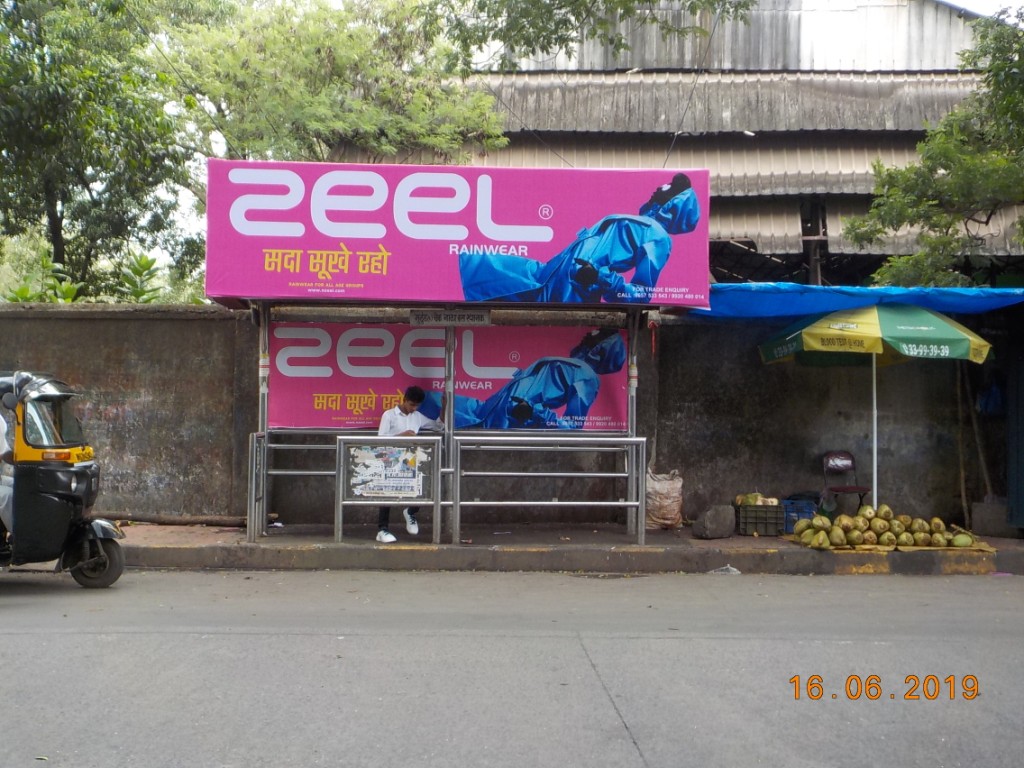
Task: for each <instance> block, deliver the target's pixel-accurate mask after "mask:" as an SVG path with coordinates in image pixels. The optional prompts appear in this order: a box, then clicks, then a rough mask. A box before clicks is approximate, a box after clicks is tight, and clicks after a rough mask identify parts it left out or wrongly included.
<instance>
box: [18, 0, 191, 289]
mask: <svg viewBox="0 0 1024 768" xmlns="http://www.w3.org/2000/svg"><path fill="white" fill-rule="evenodd" d="M0 24H2V26H0V177H2V178H3V180H4V183H3V187H2V189H0V226H2V228H3V232H4V233H5V234H8V235H12V234H20V233H24V232H26V231H29V230H33V229H36V228H38V227H39V226H40V223H42V226H43V227H44V231H45V233H46V236H47V239H48V241H49V245H50V248H51V260H52V262H53V264H54V265H55V266H57V267H58V268H59V269H61V270H62V273H63V274H65V275H67V276H68V277H69V279H70V280H71V281H72V282H73V283H75V284H78V283H82V284H84V285H85V286H89V285H90V284H91V282H92V279H93V277H94V272H95V270H96V268H97V266H98V265H99V264H100V263H101V262H102V261H103V260H105V259H110V258H116V257H118V256H119V255H124V254H125V253H127V250H128V247H129V246H130V245H131V244H132V243H136V244H138V245H140V246H142V247H146V246H149V245H152V244H153V243H154V242H155V240H156V238H158V237H159V236H160V235H161V234H163V233H165V231H166V230H167V229H168V227H169V226H170V221H169V214H170V210H171V209H172V208H173V207H174V201H173V200H169V199H166V198H161V197H160V196H159V194H157V193H158V190H159V189H160V188H161V187H163V186H164V185H166V184H169V183H175V182H180V181H181V180H182V178H183V176H182V168H183V160H184V157H183V154H182V153H181V152H180V150H179V149H178V147H177V144H176V141H175V132H174V123H173V120H172V119H171V118H170V117H169V116H168V115H167V114H166V113H165V111H164V99H163V97H162V84H161V80H162V78H163V74H162V73H161V72H159V71H157V70H153V69H151V68H149V67H147V66H143V63H142V59H141V57H140V53H141V50H142V47H143V46H145V45H148V43H149V41H148V38H147V37H146V35H145V34H143V33H142V32H141V31H140V29H139V25H138V22H137V19H136V18H135V17H133V16H132V14H130V13H128V12H127V11H126V6H125V5H124V4H123V3H122V2H119V1H118V0H107V1H106V2H95V1H91V0H24V1H22V2H4V3H2V4H0ZM86 290H88V288H87V289H86Z"/></svg>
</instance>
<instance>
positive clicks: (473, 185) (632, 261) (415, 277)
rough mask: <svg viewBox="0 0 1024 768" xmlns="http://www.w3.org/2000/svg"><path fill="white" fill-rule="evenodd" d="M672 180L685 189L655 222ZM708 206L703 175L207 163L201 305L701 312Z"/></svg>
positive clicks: (689, 172) (705, 295) (705, 302)
mask: <svg viewBox="0 0 1024 768" xmlns="http://www.w3.org/2000/svg"><path fill="white" fill-rule="evenodd" d="M677 180H683V181H682V182H680V183H681V184H682V185H683V186H689V187H690V189H689V190H685V191H681V192H680V196H679V197H678V198H676V199H675V201H674V202H672V203H665V204H663V203H662V202H659V203H658V204H657V206H655V207H654V208H653V209H651V208H650V203H651V201H652V199H653V198H654V197H655V195H656V193H657V190H658V189H659V188H661V189H662V190H663V191H664V190H666V189H670V188H671V190H672V191H671V192H669V193H664V192H663V194H674V193H675V192H676V190H677V187H676V182H677ZM708 199H709V191H708V172H707V171H706V170H686V171H679V170H598V169H564V168H540V169H538V168H481V167H460V166H414V165H354V164H353V165H350V164H321V163H281V162H252V161H228V160H216V159H214V160H210V161H209V163H208V185H207V227H208V231H207V265H206V291H207V294H208V295H209V296H210V297H211V298H213V299H215V300H219V301H223V302H224V303H230V302H231V300H233V299H239V298H248V299H268V300H304V301H329V302H333V303H338V302H371V303H372V302H376V303H381V302H387V303H392V302H409V303H432V302H446V303H453V302H454V303H465V302H477V301H484V302H497V303H504V304H510V303H520V302H525V303H533V304H537V303H543V304H559V305H563V304H588V305H594V304H605V303H610V304H626V303H637V302H639V303H645V304H646V303H649V304H654V305H664V306H693V307H707V306H708ZM679 200H684V202H683V203H682V204H681V206H682V207H680V206H675V202H678V201H679ZM644 206H646V207H647V209H648V210H647V214H646V215H644V216H640V215H639V214H640V210H641V208H642V207H644ZM674 206H675V207H674ZM598 225H600V226H598ZM598 230H600V231H598ZM584 231H586V232H587V233H588V235H587V237H586V238H583V239H582V240H581V239H580V238H579V235H580V234H581V232H584ZM673 232H675V233H674V234H673ZM587 249H590V252H589V253H584V251H586V250H587ZM615 249H619V250H618V251H616V250H615ZM613 251H614V253H613ZM616 254H617V255H616ZM585 262H587V263H588V264H589V263H590V262H593V263H594V267H593V268H585V264H584V263H585ZM581 269H582V272H581V271H580V270H581ZM584 278H585V279H584ZM579 285H583V286H586V287H585V288H579ZM573 286H576V288H575V289H574V287H573Z"/></svg>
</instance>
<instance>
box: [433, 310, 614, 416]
mask: <svg viewBox="0 0 1024 768" xmlns="http://www.w3.org/2000/svg"><path fill="white" fill-rule="evenodd" d="M625 362H626V345H625V344H624V343H623V341H622V336H621V335H620V334H619V333H618V331H614V330H610V331H606V330H598V331H594V332H592V333H589V334H587V335H586V336H584V338H583V340H582V341H581V342H580V343H579V344H578V345H576V347H574V348H573V350H572V352H570V356H569V357H542V358H540V359H538V360H537V361H535V362H534V363H533V364H532V365H530V366H528V367H526V368H523V369H520V370H518V371H516V373H515V375H514V376H513V377H512V379H511V380H510V381H509V382H508V383H507V384H505V386H503V387H502V388H501V389H499V390H498V391H497V392H495V393H494V394H493V395H491V396H490V397H489V398H487V399H486V400H477V399H475V398H472V397H466V396H465V395H456V396H455V403H454V409H455V428H456V429H465V428H468V427H481V428H483V429H581V428H582V427H583V424H584V422H585V421H586V417H587V413H589V411H590V407H591V406H592V405H593V404H594V400H595V399H596V398H597V393H598V391H599V390H600V388H601V379H600V375H601V374H605V373H614V372H615V371H619V370H621V369H622V366H623V365H624V364H625ZM563 406H564V411H562V412H561V414H559V413H558V412H557V411H556V410H555V409H560V408H562V407H563ZM420 412H421V413H423V415H424V416H427V417H428V418H437V417H438V415H439V414H440V412H441V393H440V392H427V398H426V400H425V401H424V402H423V405H422V406H420Z"/></svg>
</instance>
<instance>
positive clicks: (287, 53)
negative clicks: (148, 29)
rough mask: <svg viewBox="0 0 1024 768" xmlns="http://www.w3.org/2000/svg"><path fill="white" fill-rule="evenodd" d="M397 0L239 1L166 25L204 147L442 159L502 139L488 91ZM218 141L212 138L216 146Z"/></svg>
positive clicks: (261, 155) (210, 151) (236, 153)
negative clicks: (210, 20) (201, 20)
mask: <svg viewBox="0 0 1024 768" xmlns="http://www.w3.org/2000/svg"><path fill="white" fill-rule="evenodd" d="M420 12H421V8H420V6H419V5H418V4H417V3H416V2H409V1H408V0H406V1H404V2H403V1H402V0H350V1H348V2H345V3H343V4H336V5H332V4H330V3H329V2H327V0H277V1H269V2H268V1H265V0H243V1H242V2H240V3H239V4H238V5H237V6H236V8H235V12H234V14H233V16H232V18H230V19H228V20H227V21H226V22H225V23H224V24H220V25H217V26H215V27H212V28H211V27H208V26H207V25H205V24H191V25H187V26H185V27H184V28H182V29H180V30H177V31H175V32H174V33H173V34H172V36H171V38H170V45H169V48H168V51H167V54H166V55H168V56H169V57H171V59H172V60H174V61H175V70H176V71H177V72H178V73H179V76H180V83H181V84H182V85H183V86H184V85H187V86H188V89H189V90H188V92H187V93H185V97H184V98H183V99H182V101H181V104H182V110H183V113H184V114H186V115H187V117H188V121H189V127H190V128H191V129H192V131H193V134H192V138H191V141H192V142H193V144H194V146H195V147H196V148H197V150H198V151H200V152H201V153H202V154H204V155H206V156H210V155H214V154H218V153H223V154H225V155H226V156H228V157H232V158H241V159H271V158H273V159H278V160H308V161H331V162H335V161H341V160H352V159H362V160H372V161H383V160H387V161H390V162H404V161H408V160H410V159H416V160H420V161H423V162H439V163H450V162H458V161H463V160H465V159H466V157H467V156H468V155H467V153H468V152H469V151H471V150H472V149H474V148H475V149H477V150H478V151H488V150H492V149H495V148H498V147H501V146H503V145H504V144H505V143H506V139H505V138H504V136H503V133H502V126H501V120H500V117H499V115H498V114H497V113H496V112H495V111H494V103H493V99H492V98H491V97H490V96H488V95H486V94H484V93H482V92H480V91H476V90H472V89H470V88H468V87H467V86H466V84H465V83H464V82H462V81H460V80H459V79H457V78H453V77H452V76H451V72H450V69H449V66H448V65H449V63H450V53H451V49H450V47H449V46H447V45H446V44H444V43H443V42H442V41H441V40H440V39H439V38H437V37H436V36H435V35H434V34H432V33H431V32H430V30H429V28H428V27H426V26H424V25H423V24H422V23H421V16H420ZM221 142H223V147H221V146H219V144H220V143H221Z"/></svg>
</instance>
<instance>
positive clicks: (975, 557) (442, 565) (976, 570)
mask: <svg viewBox="0 0 1024 768" xmlns="http://www.w3.org/2000/svg"><path fill="white" fill-rule="evenodd" d="M123 529H124V531H125V534H126V537H127V538H126V539H124V540H123V541H122V544H123V545H124V549H125V559H126V562H127V565H128V566H131V567H137V568H186V569H206V568H228V569H240V570H250V569H255V570H262V569H267V570H325V569H330V570H345V569H356V570H395V571H567V572H584V573H606V574H616V573H672V572H684V573H706V572H708V571H712V570H714V569H716V568H722V567H724V566H726V565H730V566H732V567H733V568H735V569H737V570H739V571H740V572H741V573H775V574H858V573H868V574H885V573H892V574H907V575H927V574H936V575H951V574H978V575H983V574H994V573H1006V574H1015V575H1024V539H1019V538H1018V539H997V538H989V539H986V540H985V543H986V544H988V545H989V546H990V547H991V548H994V549H995V551H994V552H989V551H975V550H960V549H934V550H931V549H929V550H915V551H903V552H901V551H898V550H893V551H890V552H853V551H845V552H844V551H835V552H819V551H816V550H812V549H808V548H806V547H803V546H800V545H798V544H796V543H794V542H791V541H788V540H786V539H784V538H781V537H767V536H762V537H752V536H732V537H729V538H726V539H714V540H701V539H695V538H694V537H693V536H692V535H691V533H690V528H689V527H684V528H682V529H680V530H675V531H663V530H655V531H647V533H646V541H647V543H646V544H645V545H644V546H642V547H641V546H638V545H637V544H636V543H635V539H634V537H631V536H629V535H627V533H626V529H625V527H624V526H622V525H614V524H594V523H573V524H561V525H538V524H516V525H508V526H495V525H486V526H483V525H465V524H463V526H462V529H461V533H462V537H461V538H462V542H463V543H462V544H459V545H453V544H450V543H449V544H440V545H435V544H432V543H431V536H432V534H431V530H430V526H429V524H425V525H422V526H421V531H420V534H419V536H417V537H411V536H408V535H407V534H406V533H405V531H404V530H402V529H400V528H396V529H395V530H394V533H395V534H396V535H397V536H398V542H397V543H395V544H378V543H377V542H376V541H375V540H374V536H375V535H376V527H374V526H346V527H345V529H344V540H343V542H341V543H335V542H334V540H333V535H332V532H331V529H330V528H329V527H327V526H283V527H279V528H272V529H270V531H269V534H268V535H267V536H264V537H260V539H259V541H258V542H256V543H248V542H246V536H245V530H244V529H242V528H227V527H217V526H205V525H149V524H144V523H130V524H124V525H123Z"/></svg>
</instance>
